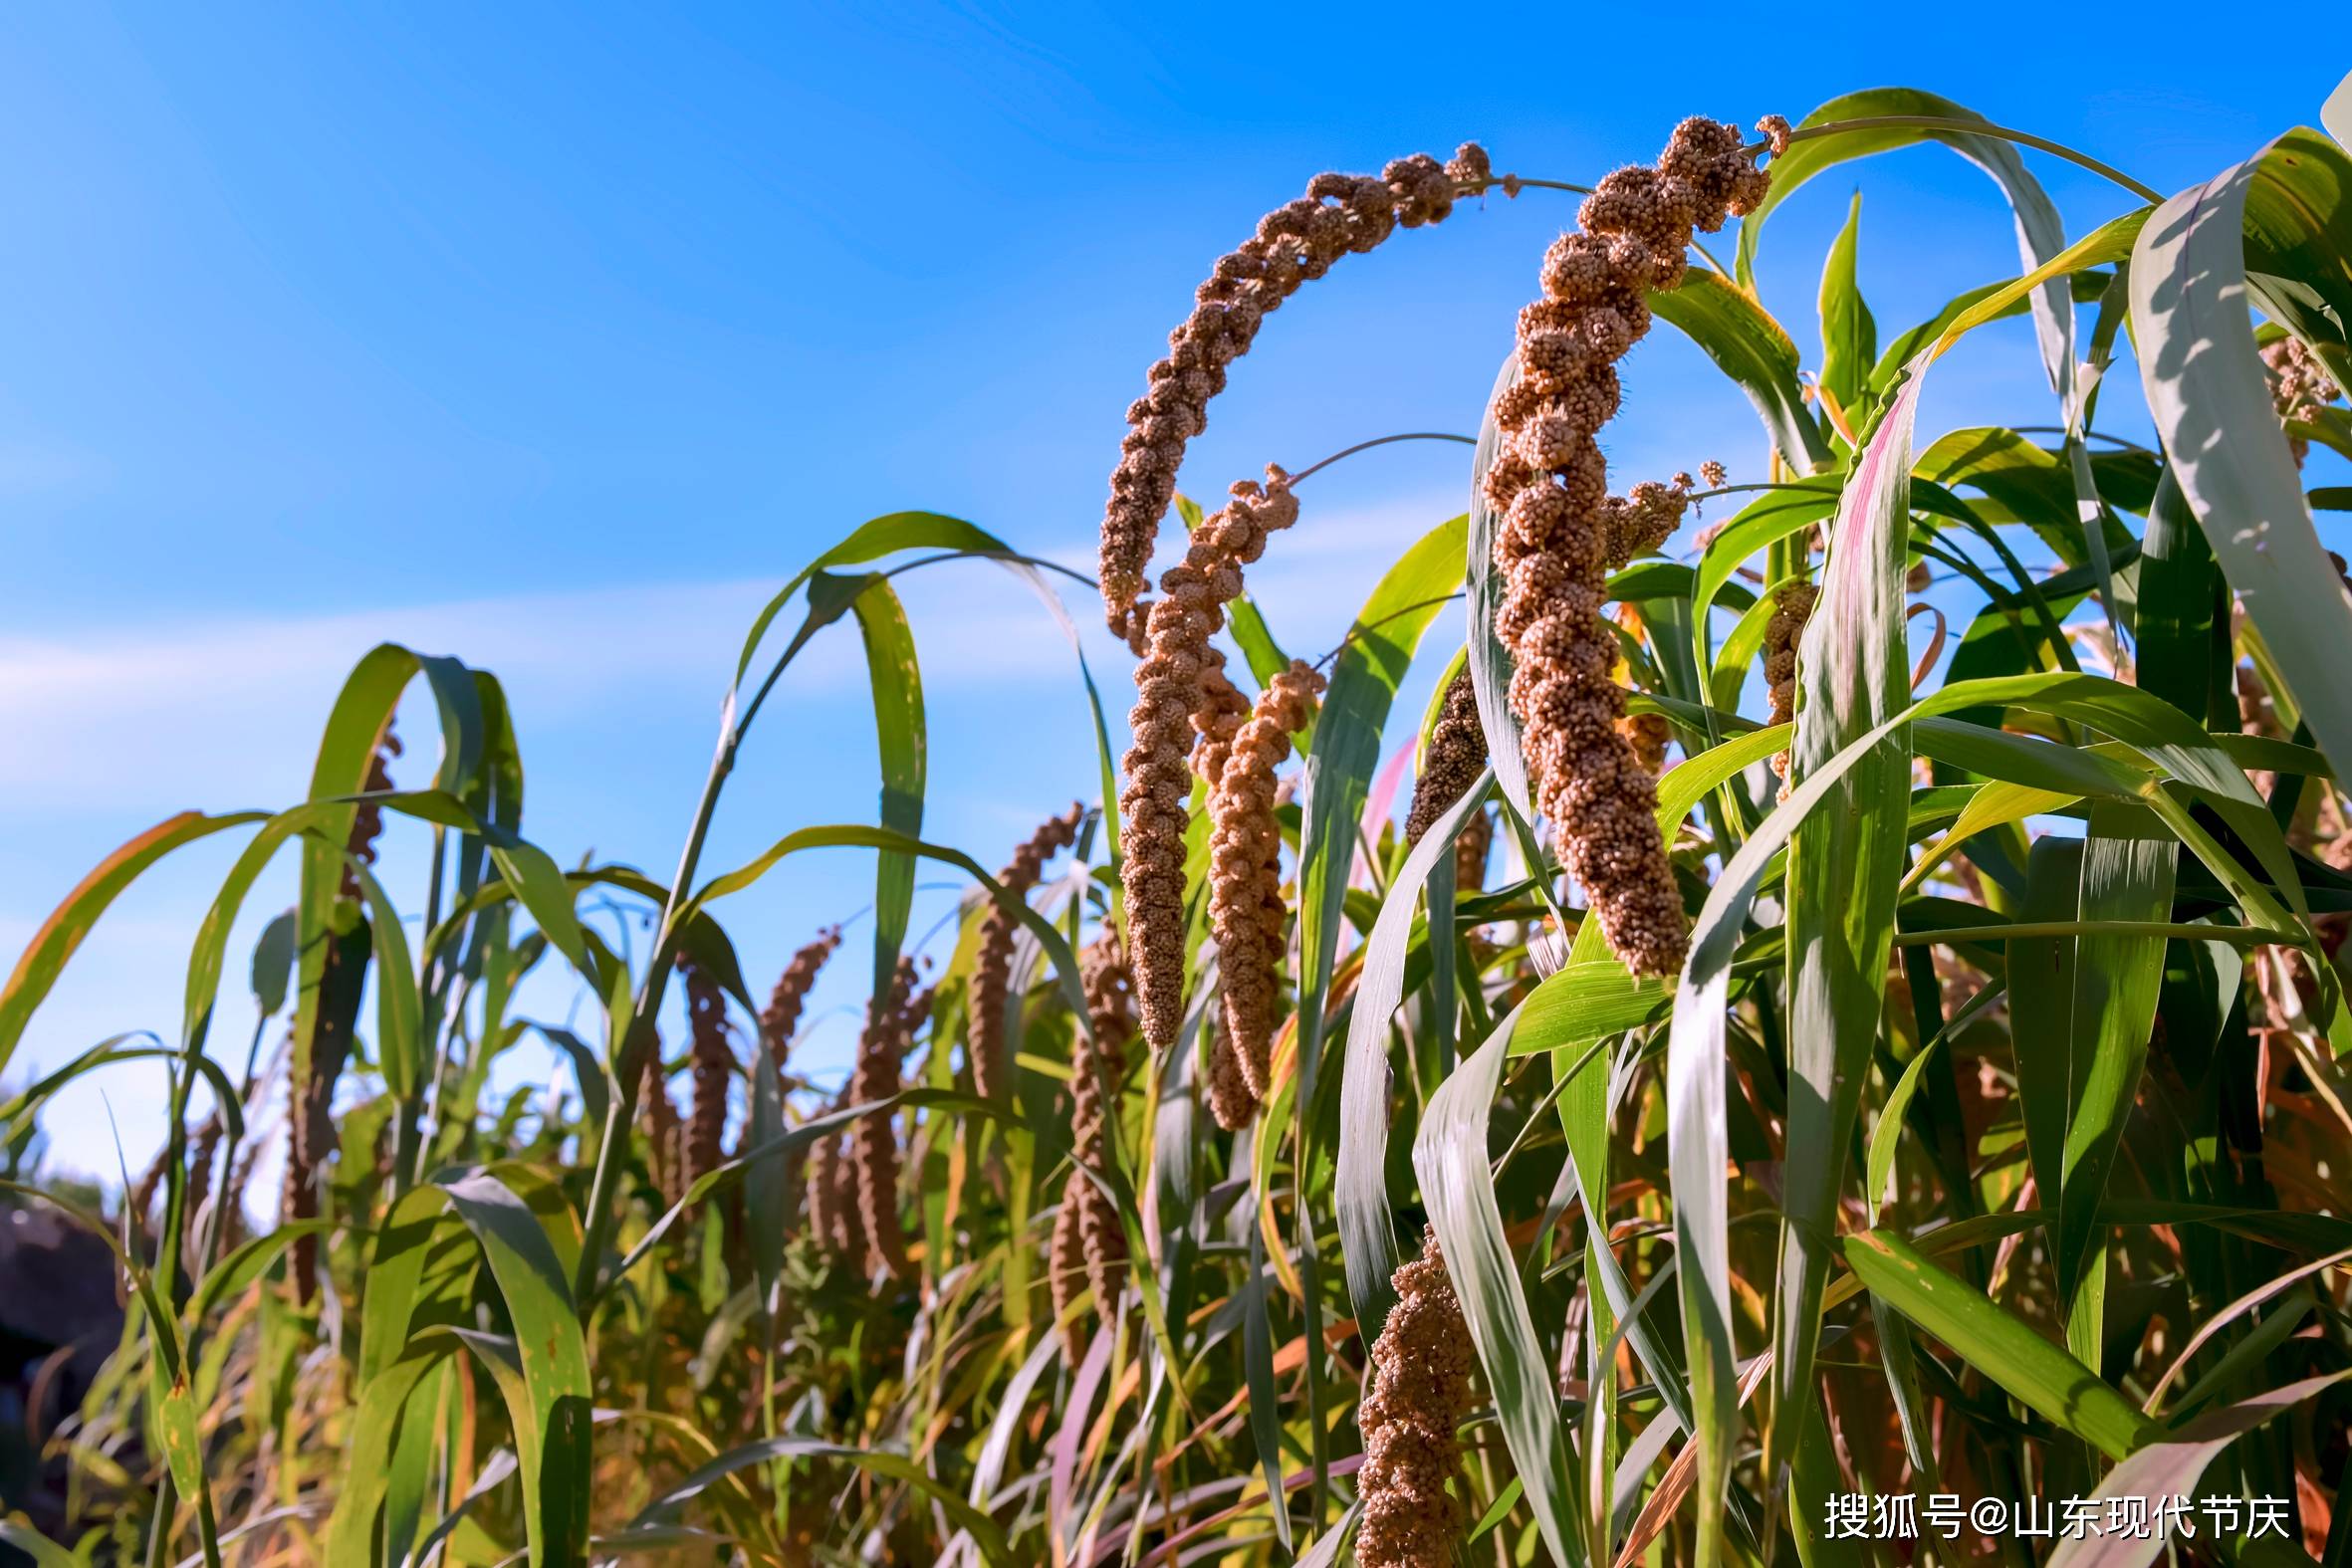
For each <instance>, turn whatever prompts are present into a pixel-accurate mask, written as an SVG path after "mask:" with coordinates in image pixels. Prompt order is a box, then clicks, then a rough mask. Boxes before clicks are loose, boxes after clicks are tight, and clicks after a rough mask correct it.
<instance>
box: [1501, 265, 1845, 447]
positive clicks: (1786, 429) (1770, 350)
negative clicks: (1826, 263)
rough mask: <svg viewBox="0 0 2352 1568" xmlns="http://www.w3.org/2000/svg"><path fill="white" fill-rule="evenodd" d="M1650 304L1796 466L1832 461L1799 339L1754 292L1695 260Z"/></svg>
mask: <svg viewBox="0 0 2352 1568" xmlns="http://www.w3.org/2000/svg"><path fill="white" fill-rule="evenodd" d="M1750 221H1751V222H1753V221H1754V220H1753V219H1752V220H1750ZM1741 232H1742V233H1743V234H1745V233H1746V232H1747V226H1746V225H1743V226H1742V230H1741ZM1650 309H1651V310H1652V311H1654V312H1656V313H1657V315H1658V318H1659V319H1660V320H1661V321H1666V322H1671V323H1672V324H1674V325H1675V326H1676V327H1679V328H1681V329H1682V330H1683V332H1684V333H1685V334H1687V335H1688V336H1690V339H1691V341H1693V342H1695V343H1697V344H1698V345H1699V346H1700V347H1701V348H1703V349H1705V350H1706V352H1707V356H1708V357H1709V358H1710V359H1713V360H1714V361H1715V363H1716V367H1717V368H1718V369H1720V370H1722V371H1723V373H1724V374H1726V375H1728V376H1730V377H1731V378H1732V380H1733V381H1734V382H1735V383H1736V384H1737V385H1738V386H1739V388H1740V390H1741V391H1743V392H1745V393H1747V394H1748V401H1749V402H1750V403H1752V404H1754V405H1755V407H1756V415H1757V417H1758V418H1759V419H1761V420H1763V421H1764V433H1765V434H1766V435H1767V436H1769V437H1770V438H1771V443H1772V445H1773V446H1774V447H1775V448H1776V449H1777V450H1778V451H1779V453H1780V455H1781V457H1782V458H1784V459H1785V460H1786V461H1787V463H1788V466H1789V467H1791V468H1793V469H1795V470H1797V471H1798V472H1799V473H1806V472H1810V471H1812V470H1814V469H1817V468H1819V467H1821V466H1822V465H1823V464H1825V463H1828V462H1830V461H1831V459H1832V454H1831V452H1830V450H1829V444H1828V443H1827V442H1826V441H1824V440H1823V439H1822V438H1821V430H1820V427H1819V426H1818V425H1816V424H1815V423H1814V422H1813V416H1812V415H1811V414H1809V413H1807V412H1806V411H1805V402H1804V387H1803V386H1802V385H1801V384H1800V383H1799V382H1798V380H1797V378H1796V371H1797V354H1796V344H1795V342H1793V341H1792V340H1791V339H1790V338H1789V336H1788V334H1787V332H1786V331H1785V330H1783V329H1782V327H1781V326H1780V324H1779V323H1778V322H1776V321H1774V320H1772V317H1771V314H1770V313H1769V312H1767V311H1766V310H1765V309H1764V306H1763V305H1762V304H1760V303H1758V301H1757V298H1756V296H1755V295H1754V294H1752V293H1749V292H1748V291H1746V290H1744V289H1741V288H1736V287H1734V286H1733V284H1732V281H1731V280H1730V279H1729V278H1726V277H1725V276H1724V275H1723V274H1721V273H1719V272H1717V271H1716V270H1715V269H1713V268H1712V267H1705V268H1702V267H1692V268H1690V269H1688V270H1687V271H1685V272H1684V273H1683V277H1682V282H1681V283H1679V284H1677V285H1676V286H1675V287H1674V288H1672V289H1660V290H1653V291H1652V292H1651V294H1650ZM1481 472H1482V473H1483V472H1484V464H1483V463H1482V464H1481Z"/></svg>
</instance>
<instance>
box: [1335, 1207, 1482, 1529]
mask: <svg viewBox="0 0 2352 1568" xmlns="http://www.w3.org/2000/svg"><path fill="white" fill-rule="evenodd" d="M1390 1283H1391V1284H1392V1285H1393V1286H1394V1287H1395V1290H1396V1295H1397V1301H1396V1305H1395V1306H1393V1307H1391V1308H1389V1312H1388V1321H1387V1322H1386V1324H1384V1325H1383V1326H1382V1328H1381V1330H1380V1338H1379V1339H1378V1340H1377V1341H1376V1342H1375V1343H1374V1344H1373V1346H1372V1389H1371V1392H1370V1393H1368V1394H1366V1395H1365V1396H1364V1402H1363V1405H1362V1407H1361V1408H1360V1409H1359V1410H1358V1412H1357V1418H1356V1419H1357V1423H1358V1425H1359V1426H1360V1427H1361V1428H1362V1429H1363V1435H1364V1462H1363V1466H1362V1468H1361V1469H1359V1470H1358V1471H1357V1472H1356V1493H1357V1496H1358V1497H1359V1498H1360V1499H1361V1500H1362V1502H1363V1524H1362V1527H1361V1528H1360V1529H1359V1530H1358V1532H1357V1535H1356V1543H1355V1560H1356V1562H1357V1563H1358V1564H1359V1565H1360V1568H1451V1565H1452V1563H1453V1561H1454V1553H1455V1550H1456V1549H1457V1548H1458V1547H1459V1546H1460V1544H1461V1542H1462V1530H1463V1526H1464V1524H1465V1523H1467V1522H1468V1519H1469V1511H1468V1509H1467V1508H1465V1507H1464V1505H1463V1501H1462V1499H1461V1498H1460V1497H1459V1496H1457V1495H1455V1494H1454V1493H1453V1492H1451V1491H1448V1490H1447V1489H1446V1483H1447V1482H1448V1481H1449V1480H1451V1479H1452V1478H1453V1475H1454V1471H1455V1468H1456V1466H1457V1465H1458V1464H1459V1463H1460V1461H1461V1454H1462V1448H1461V1444H1460V1442H1459V1441H1458V1440H1457V1439H1456V1437H1455V1432H1456V1430H1457V1429H1458V1428H1459V1427H1460V1426H1461V1425H1462V1423H1463V1421H1464V1420H1466V1419H1467V1418H1468V1417H1469V1415H1470V1409H1471V1393H1472V1390H1471V1378H1472V1374H1473V1373H1474V1371H1475V1370H1476V1368H1477V1363H1478V1357H1477V1353H1476V1351H1475V1350H1474V1348H1473V1347H1472V1345H1471V1342H1470V1326H1469V1325H1468V1324H1467V1323H1466V1322H1464V1321H1463V1318H1462V1304H1461V1302H1460V1301H1459V1300H1458V1299H1457V1298H1456V1296H1455V1294H1454V1282H1453V1279H1452V1278H1451V1277H1450V1276H1449V1275H1448V1274H1447V1272H1446V1260H1445V1256H1444V1254H1443V1253H1442V1252H1441V1251H1440V1250H1439V1249H1438V1242H1437V1232H1436V1231H1435V1230H1430V1231H1426V1232H1424V1233H1423V1235H1422V1240H1421V1255H1420V1256H1419V1257H1418V1258H1416V1259H1414V1260H1413V1261H1412V1262H1409V1263H1406V1264H1404V1265H1403V1266H1402V1267H1400V1268H1398V1269H1397V1271H1396V1273H1395V1274H1394V1275H1393V1276H1392V1277H1391V1279H1390Z"/></svg>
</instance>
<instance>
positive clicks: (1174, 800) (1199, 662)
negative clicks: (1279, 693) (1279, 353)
mask: <svg viewBox="0 0 2352 1568" xmlns="http://www.w3.org/2000/svg"><path fill="white" fill-rule="evenodd" d="M1288 478H1289V476H1288V475H1286V474H1285V473H1284V472H1283V471H1282V470H1281V469H1279V468H1269V469H1268V470H1267V483H1266V484H1264V485H1258V484H1255V483H1251V482H1246V481H1245V482H1244V483H1241V484H1237V485H1235V486H1234V487H1233V499H1232V500H1231V501H1229V502H1228V503H1227V504H1226V505H1225V506H1224V507H1223V508H1221V509H1220V510H1218V511H1217V512H1215V513H1212V514H1211V515H1210V516H1208V517H1207V518H1204V519H1203V520H1202V521H1201V526H1200V527H1199V528H1197V529H1195V530H1194V531H1193V535H1192V540H1191V543H1190V546H1189V548H1188V549H1187V550H1186V552H1185V557H1184V560H1181V561H1179V562H1178V563H1177V564H1175V565H1173V566H1171V567H1169V568H1168V570H1167V571H1166V572H1165V573H1164V574H1162V576H1161V578H1160V593H1161V597H1160V598H1159V599H1157V600H1156V601H1154V602H1153V603H1152V604H1151V606H1150V609H1149V611H1148V613H1147V614H1146V615H1145V616H1144V618H1143V624H1142V627H1141V628H1140V629H1141V634H1142V640H1143V650H1142V658H1141V660H1140V661H1139V662H1138V663H1137V664H1136V666H1135V706H1134V708H1133V710H1132V711H1130V712H1129V714H1128V715H1127V722H1128V725H1129V727H1130V729H1131V730H1132V731H1133V733H1134V742H1133V744H1132V745H1131V746H1130V747H1129V748H1128V750H1127V754H1126V756H1125V757H1124V758H1123V759H1121V769H1122V781H1123V782H1122V784H1121V786H1120V789H1119V810H1120V814H1121V818H1122V828H1121V831H1122V834H1123V846H1122V847H1123V848H1124V850H1125V854H1124V857H1123V860H1122V864H1121V876H1122V879H1123V881H1124V883H1125V885H1126V891H1127V943H1128V952H1129V955H1130V957H1131V958H1132V960H1133V962H1134V965H1135V981H1136V991H1137V994H1138V997H1139V999H1140V1003H1141V1007H1142V1013H1143V1033H1144V1038H1145V1039H1147V1040H1149V1041H1150V1043H1151V1048H1152V1050H1153V1051H1154V1052H1155V1053H1157V1052H1160V1051H1165V1050H1166V1049H1168V1048H1169V1047H1170V1046H1171V1045H1172V1044H1173V1043H1174V1042H1175V1039H1176V1031H1177V1029H1178V1027H1179V1026H1180V1025H1181V1023H1182V1021H1183V1016H1184V829H1185V824H1186V821H1187V819H1188V817H1189V815H1190V799H1191V793H1192V778H1193V771H1194V768H1195V767H1196V766H1197V767H1199V768H1200V769H1201V770H1202V771H1203V777H1204V778H1205V779H1206V780H1207V782H1208V783H1209V784H1210V785H1211V787H1212V788H1214V786H1215V784H1216V782H1217V779H1216V777H1214V776H1210V775H1208V774H1207V772H1206V769H1207V768H1208V767H1209V765H1210V764H1212V763H1214V764H1216V765H1217V771H1218V774H1219V775H1222V773H1223V772H1224V766H1223V765H1224V759H1225V757H1226V754H1227V753H1228V752H1229V751H1230V749H1231V746H1232V741H1233V737H1234V736H1235V735H1236V734H1238V733H1239V731H1240V729H1241V724H1242V721H1243V719H1244V718H1245V717H1246V715H1247V712H1248V705H1247V704H1246V703H1244V702H1243V701H1242V700H1241V696H1240V693H1238V692H1236V691H1234V689H1233V684H1232V682H1231V681H1230V680H1228V679H1227V678H1226V675H1225V658H1224V655H1223V654H1222V653H1220V652H1219V651H1218V650H1217V649H1216V648H1214V647H1211V646H1210V643H1209V639H1210V637H1211V636H1213V635H1214V634H1215V633H1216V632H1217V631H1218V629H1219V628H1221V627H1222V626H1223V625H1224V624H1225V606H1226V605H1228V604H1230V603H1232V602H1233V600H1234V599H1235V598H1236V597H1237V596H1239V594H1240V593H1241V591H1242V567H1244V566H1245V565H1248V564H1250V563H1252V562H1254V561H1256V560H1258V558H1259V557H1260V556H1261V555H1263V554H1264V553H1265V550H1266V541H1267V537H1268V536H1269V535H1271V534H1273V533H1275V532H1277V531H1278V530H1281V529H1286V528H1289V527H1290V526H1291V525H1292V524H1293V523H1294V522H1295V521H1296V520H1297V517H1298V502H1297V500H1296V498H1295V497H1294V496H1293V495H1292V494H1291V492H1290V488H1289V486H1288V484H1287V483H1286V481H1287V480H1288Z"/></svg>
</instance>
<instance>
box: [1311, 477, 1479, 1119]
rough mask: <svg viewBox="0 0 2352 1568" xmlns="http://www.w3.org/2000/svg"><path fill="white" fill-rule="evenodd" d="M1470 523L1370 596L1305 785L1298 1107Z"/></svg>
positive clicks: (1411, 560)
mask: <svg viewBox="0 0 2352 1568" xmlns="http://www.w3.org/2000/svg"><path fill="white" fill-rule="evenodd" d="M1468 528H1469V521H1468V519H1466V518H1455V519H1454V520H1452V521H1451V522H1448V523H1443V524H1440V525H1439V526H1438V527H1436V528H1434V529H1432V530H1430V531H1429V533H1427V534H1425V535H1423V536H1422V537H1421V538H1420V539H1419V540H1418V541H1416V542H1415V543H1414V545H1413V547H1412V548H1411V549H1410V550H1408V551H1406V552H1405V554H1404V555H1403V556H1402V557H1401V558H1399V560H1397V562H1396V564H1394V565H1393V566H1391V567H1389V568H1388V570H1387V572H1386V573H1385V574H1384V575H1382V577H1381V578H1380V581H1379V583H1378V584H1377V585H1375V586H1374V587H1373V589H1372V593H1371V596H1370V597H1369V598H1367V599H1365V600H1364V607H1363V609H1362V611H1361V612H1360V613H1359V614H1357V616H1356V618H1355V624H1354V625H1353V626H1352V627H1350V628H1349V629H1348V633H1347V642H1346V645H1345V646H1344V647H1343V648H1341V650H1340V653H1339V658H1338V660H1337V662H1336V663H1335V664H1334V665H1333V667H1332V670H1331V685H1330V690H1329V691H1328V692H1326V693H1325V694H1324V697H1323V706H1322V713H1321V715H1320V716H1319V717H1318V718H1317V719H1316V720H1315V726H1314V747H1313V750H1312V751H1310V752H1308V753H1307V756H1306V767H1305V772H1304V777H1303V778H1302V779H1301V781H1300V801H1301V804H1300V812H1301V820H1302V824H1303V825H1302V826H1301V827H1300V829H1299V835H1298V867H1299V869H1298V954H1299V959H1298V963H1299V974H1298V1073H1299V1079H1298V1081H1299V1092H1298V1102H1299V1104H1300V1105H1301V1106H1305V1105H1309V1104H1311V1103H1312V1101H1313V1099H1314V1094H1315V1069H1316V1066H1317V1064H1318V1059H1319V1056H1320V1048H1321V1043H1322V1030H1323V1021H1324V1014H1323V991H1324V988H1325V987H1326V986H1327V985H1328V984H1329V983H1330V977H1331V965H1332V961H1333V959H1334V957H1335V956H1336V954H1337V951H1338V944H1339V925H1340V906H1341V903H1342V901H1343V900H1344V899H1345V897H1346V893H1347V878H1348V872H1349V871H1350V869H1351V868H1352V867H1353V865H1354V863H1355V849H1356V832H1357V823H1358V822H1359V821H1360V820H1361V819H1362V817H1363V811H1364V800H1365V797H1366V795H1367V794H1368V793H1369V790H1370V785H1371V779H1372V770H1373V769H1374V768H1376V767H1377V766H1379V762H1380V733H1381V731H1382V730H1383V729H1384V728H1386V726H1387V723H1388V710H1389V707H1390V705H1391V704H1392V703H1394V701H1395V700H1396V689H1397V687H1398V685H1400V684H1401V683H1402V682H1403V680H1404V678H1405V671H1406V670H1408V669H1410V668H1411V667H1412V663H1413V653H1414V650H1415V649H1417V648H1418V647H1419V646H1420V644H1421V634H1422V633H1423V632H1424V631H1426V630H1428V628H1429V623H1430V622H1431V621H1432V620H1433V619H1435V618H1436V616H1437V612H1438V609H1439V608H1440V606H1441V605H1443V603H1444V602H1445V600H1446V599H1447V598H1448V597H1449V596H1450V595H1452V594H1453V593H1454V591H1455V590H1456V589H1458V588H1459V587H1460V586H1461V585H1462V572H1463V550H1464V542H1465V540H1466V539H1467V537H1468Z"/></svg>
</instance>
